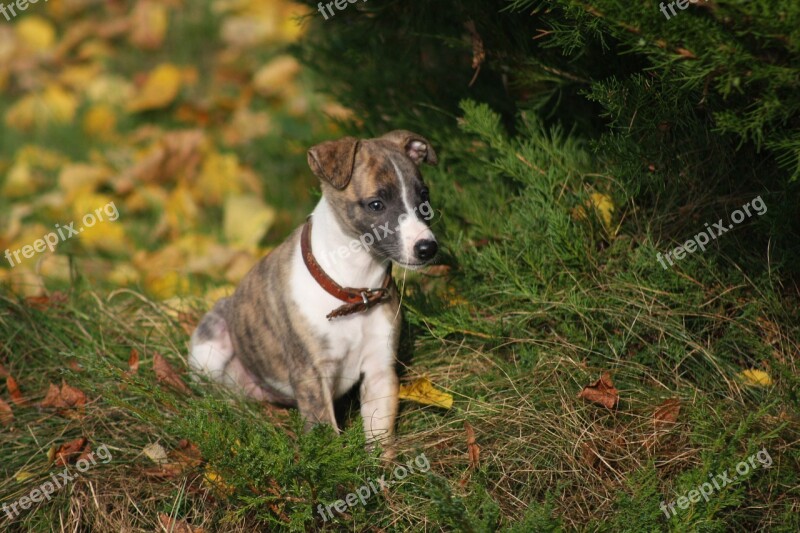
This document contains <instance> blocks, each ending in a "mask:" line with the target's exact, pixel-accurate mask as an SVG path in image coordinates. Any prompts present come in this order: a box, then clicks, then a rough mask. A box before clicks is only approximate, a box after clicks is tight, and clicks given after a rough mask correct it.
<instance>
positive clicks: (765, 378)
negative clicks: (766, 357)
mask: <svg viewBox="0 0 800 533" xmlns="http://www.w3.org/2000/svg"><path fill="white" fill-rule="evenodd" d="M739 378H740V379H741V380H742V381H744V384H745V385H748V386H750V387H768V386H770V385H772V378H771V377H770V376H769V374H767V373H766V372H764V371H763V370H757V369H755V368H750V369H748V370H743V371H742V372H740V373H739Z"/></svg>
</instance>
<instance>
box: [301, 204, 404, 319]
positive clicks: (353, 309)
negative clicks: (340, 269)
mask: <svg viewBox="0 0 800 533" xmlns="http://www.w3.org/2000/svg"><path fill="white" fill-rule="evenodd" d="M300 252H301V253H302V255H303V262H304V263H305V264H306V268H308V271H309V273H311V277H312V278H314V279H315V280H316V281H317V283H319V286H320V287H322V288H323V289H325V291H326V292H327V293H328V294H330V295H331V296H333V297H335V298H338V299H340V300H342V301H343V302H347V303H345V304H344V305H343V306H341V307H337V308H336V309H334V310H333V311H331V312H330V313H328V314H327V315H326V316H327V319H328V320H331V319H332V318H336V317H340V316H346V315H351V314H353V313H360V312H362V311H366V310H367V309H370V308H371V307H372V306H374V305H377V304H379V303H381V302H383V301H385V300H387V299H388V298H389V285H391V283H392V263H391V262H390V263H389V266H388V267H387V269H386V276H385V277H384V278H383V284H382V285H381V286H380V287H379V288H377V289H367V288H362V289H355V288H353V287H342V286H341V285H339V284H338V283H336V282H335V281H333V280H332V279H331V277H330V276H328V275H327V274H326V273H325V271H324V270H322V267H321V266H319V263H317V260H316V259H314V254H313V253H312V251H311V219H310V218H309V219H308V221H306V224H305V226H303V233H302V234H301V235H300Z"/></svg>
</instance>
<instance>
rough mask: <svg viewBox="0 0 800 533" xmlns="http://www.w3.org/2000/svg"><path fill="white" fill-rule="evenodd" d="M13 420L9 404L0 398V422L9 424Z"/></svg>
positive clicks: (5, 424)
mask: <svg viewBox="0 0 800 533" xmlns="http://www.w3.org/2000/svg"><path fill="white" fill-rule="evenodd" d="M13 421H14V412H13V411H12V410H11V406H10V405H8V404H7V403H6V401H5V400H3V399H2V398H0V424H2V425H4V426H9V425H11V422H13Z"/></svg>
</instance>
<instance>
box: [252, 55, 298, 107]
mask: <svg viewBox="0 0 800 533" xmlns="http://www.w3.org/2000/svg"><path fill="white" fill-rule="evenodd" d="M299 72H300V63H298V62H297V60H296V59H295V58H294V57H292V56H288V55H284V56H278V57H276V58H275V59H273V60H272V61H270V62H269V63H267V64H266V65H264V66H263V67H261V68H260V69H258V71H257V72H256V73H255V75H254V76H253V87H254V88H255V90H256V92H258V93H259V94H261V95H263V96H267V97H274V96H280V95H285V94H286V93H287V87H288V86H289V85H290V84H291V83H292V82H293V81H294V79H295V77H296V76H297V74H298V73H299Z"/></svg>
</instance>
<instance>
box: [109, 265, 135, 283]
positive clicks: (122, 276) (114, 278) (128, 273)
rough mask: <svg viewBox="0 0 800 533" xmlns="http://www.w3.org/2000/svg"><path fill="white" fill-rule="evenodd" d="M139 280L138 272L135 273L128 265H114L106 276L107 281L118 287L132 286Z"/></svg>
mask: <svg viewBox="0 0 800 533" xmlns="http://www.w3.org/2000/svg"><path fill="white" fill-rule="evenodd" d="M140 279H141V276H139V271H137V270H136V269H135V268H133V266H132V265H130V264H128V263H119V264H116V265H115V266H114V269H113V270H112V271H111V273H110V274H109V275H108V281H109V282H111V283H113V284H114V285H116V286H120V287H124V286H126V285H134V284H136V283H139V281H140Z"/></svg>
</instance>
